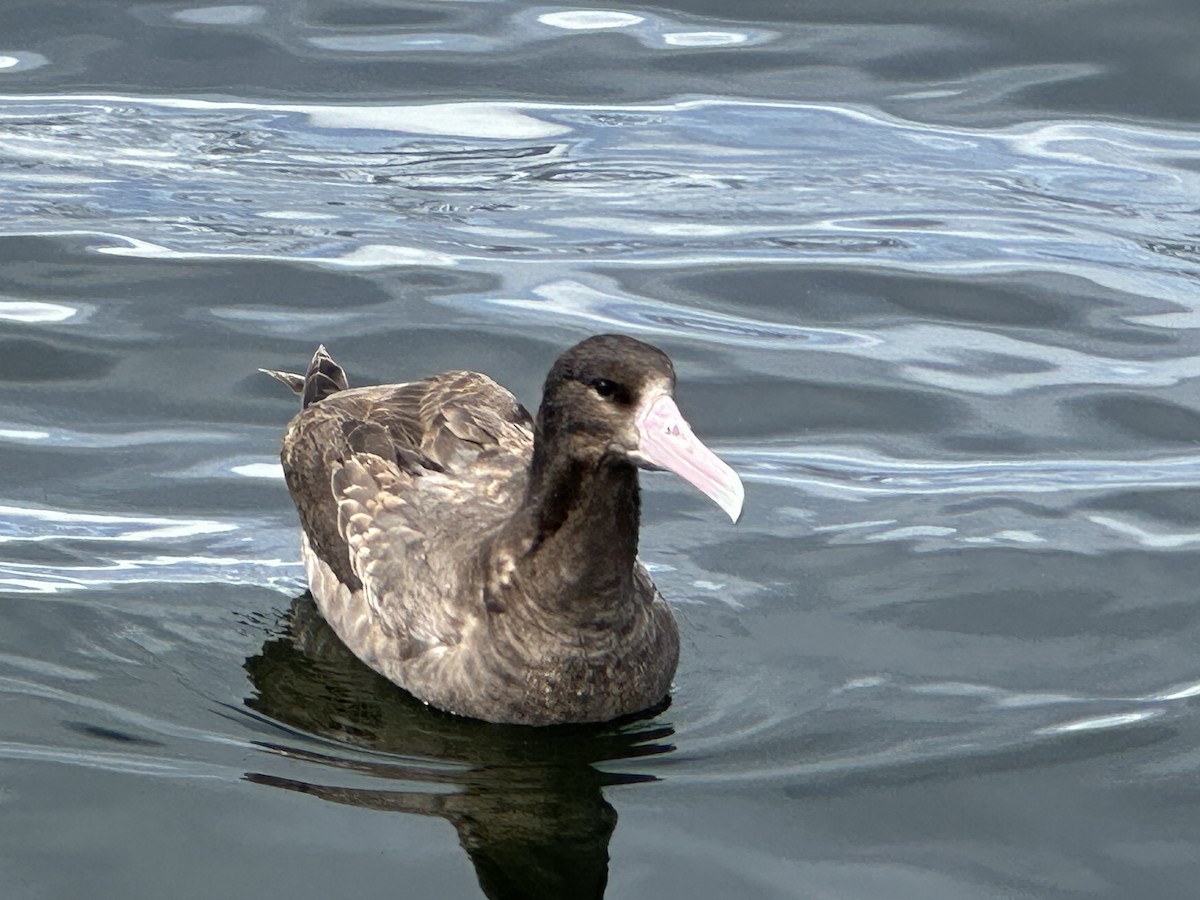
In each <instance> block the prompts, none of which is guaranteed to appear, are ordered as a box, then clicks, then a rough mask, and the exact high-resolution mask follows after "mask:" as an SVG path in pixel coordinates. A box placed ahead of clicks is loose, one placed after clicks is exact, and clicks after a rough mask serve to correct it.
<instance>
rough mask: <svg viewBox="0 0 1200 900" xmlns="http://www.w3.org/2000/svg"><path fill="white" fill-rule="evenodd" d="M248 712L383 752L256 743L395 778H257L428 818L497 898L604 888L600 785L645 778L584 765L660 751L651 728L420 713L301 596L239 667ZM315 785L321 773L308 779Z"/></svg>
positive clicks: (610, 823) (606, 825) (604, 819)
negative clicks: (453, 840) (447, 825)
mask: <svg viewBox="0 0 1200 900" xmlns="http://www.w3.org/2000/svg"><path fill="white" fill-rule="evenodd" d="M246 671H247V672H249V673H250V679H251V681H252V682H253V685H254V688H255V692H256V693H255V695H254V696H253V697H251V698H250V699H248V700H247V701H246V703H247V705H248V706H249V707H250V708H251V709H253V710H255V711H256V712H258V713H260V714H262V715H265V716H268V717H270V718H272V719H275V720H277V721H280V722H283V723H285V724H286V725H288V726H291V727H293V728H297V729H300V730H303V731H305V732H308V733H310V734H315V735H319V736H321V737H325V738H331V739H334V740H336V741H339V742H342V743H346V744H351V745H353V746H354V747H357V748H364V749H370V750H372V751H383V752H385V753H388V754H392V755H394V756H395V757H396V758H395V759H386V760H381V759H379V758H378V757H374V758H372V759H370V760H368V761H364V760H363V759H362V755H361V754H355V753H348V754H346V756H345V757H339V756H338V755H336V750H334V751H333V752H331V753H329V754H325V753H320V752H314V751H312V750H309V749H304V748H301V747H297V746H286V745H284V744H282V743H274V744H266V743H264V744H262V746H263V748H264V749H266V750H270V751H272V752H275V753H279V754H281V755H285V756H288V757H290V758H293V759H300V760H303V761H307V762H311V763H316V764H321V765H324V766H327V767H329V769H330V770H331V772H330V774H329V776H328V777H329V780H330V781H336V780H337V776H336V772H335V771H333V770H336V771H342V772H347V771H348V772H353V773H356V774H360V775H361V774H365V775H368V776H372V777H374V778H375V779H378V780H380V781H381V782H382V781H384V780H386V781H387V782H391V783H403V787H404V789H398V790H390V789H387V788H385V787H382V786H381V787H371V788H350V787H339V786H336V785H335V784H328V783H320V784H317V783H310V782H306V781H298V780H294V779H289V778H282V777H279V776H276V775H270V774H265V773H250V774H248V775H247V776H246V777H247V779H248V780H250V781H254V782H256V783H258V784H265V785H270V786H273V787H279V788H285V789H287V790H293V791H299V792H301V793H305V794H312V795H314V796H317V797H320V798H322V799H324V800H330V801H332V802H335V803H345V804H349V805H353V806H362V807H366V808H369V809H375V810H391V811H395V812H402V813H415V814H419V815H433V816H441V817H443V818H445V819H447V820H448V821H449V822H451V823H452V824H453V825H454V827H455V828H456V829H457V831H458V836H459V840H460V842H461V843H462V846H463V848H464V849H465V850H466V851H467V854H468V855H469V856H470V858H471V862H472V863H473V864H474V865H475V871H476V873H477V874H478V876H479V884H480V886H481V887H482V888H483V891H484V893H485V894H486V895H487V896H488V897H491V898H495V900H499V898H515V897H522V898H543V897H545V898H550V897H554V898H558V897H572V898H599V897H602V896H603V894H604V888H605V884H606V883H607V881H608V842H609V838H610V837H611V836H612V832H613V828H614V827H615V826H616V822H617V813H616V811H615V810H614V809H613V808H612V806H611V805H609V803H608V802H607V801H606V800H605V799H604V796H603V793H602V790H601V789H602V788H603V787H605V786H606V785H612V784H630V783H635V782H643V781H653V780H655V778H654V776H652V775H645V774H614V773H607V772H603V771H600V770H599V769H597V768H595V767H594V766H593V763H598V762H603V761H613V760H618V759H629V758H632V757H640V756H648V755H653V754H659V753H665V752H668V751H670V750H672V749H674V748H673V747H672V746H671V745H670V744H668V743H666V742H667V741H668V740H669V739H670V737H671V735H672V734H673V731H672V729H671V728H670V727H669V726H665V725H663V724H662V723H661V721H653V720H651V721H646V720H642V721H639V722H627V723H624V724H616V725H608V726H603V727H600V726H597V727H581V726H561V727H555V728H540V729H535V728H527V727H521V726H506V725H488V724H486V723H483V722H476V721H472V720H468V719H460V718H457V717H454V716H450V715H447V714H444V713H440V712H438V711H436V710H433V709H430V708H428V707H426V706H424V705H423V704H421V703H420V702H418V701H417V700H415V699H413V698H412V697H411V696H409V695H408V694H406V693H405V692H403V691H401V690H400V689H399V688H397V687H395V686H394V685H392V684H390V683H389V682H388V681H386V680H385V679H383V678H381V677H380V676H378V675H376V674H375V673H374V672H372V671H370V670H369V669H367V668H366V667H365V666H363V665H362V664H361V663H360V662H358V660H357V659H355V658H354V657H353V656H352V655H351V654H350V652H349V651H348V650H346V648H345V647H344V646H343V645H342V644H341V642H340V641H339V640H338V639H337V637H336V636H335V635H334V634H333V632H332V630H331V629H330V628H329V626H328V625H326V624H325V622H324V620H323V619H322V618H321V616H320V614H319V613H318V612H317V610H316V607H315V606H314V604H313V602H312V599H311V598H310V597H309V596H308V595H307V594H305V595H303V596H301V597H298V598H297V599H296V600H294V601H293V603H292V607H291V610H290V611H289V612H288V613H287V614H285V616H284V617H283V618H282V621H281V630H280V633H278V634H276V635H274V636H273V637H272V638H271V639H269V640H268V641H267V642H266V643H265V644H264V645H263V648H262V651H261V652H260V653H259V654H258V655H257V656H252V657H250V658H249V659H247V660H246ZM321 780H322V781H323V782H324V781H325V779H324V778H322V779H321Z"/></svg>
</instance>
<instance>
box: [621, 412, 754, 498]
mask: <svg viewBox="0 0 1200 900" xmlns="http://www.w3.org/2000/svg"><path fill="white" fill-rule="evenodd" d="M635 421H636V424H637V430H638V449H637V453H636V457H637V458H638V459H639V461H642V462H646V463H649V464H651V465H653V466H658V467H660V468H663V469H670V470H671V471H672V472H674V473H675V474H676V475H678V476H679V477H680V478H682V479H684V480H685V481H688V482H690V483H691V484H693V485H695V486H696V487H697V488H699V489H700V490H701V491H703V492H704V493H705V494H707V495H708V497H709V498H710V499H711V500H712V501H713V502H714V503H716V504H717V506H719V507H721V509H723V510H725V512H726V513H728V514H729V518H731V519H733V521H734V522H736V521H737V520H738V517H739V516H740V515H741V514H742V501H743V500H744V499H745V496H746V490H745V488H743V487H742V480H741V479H740V478H738V475H737V472H735V471H733V469H731V468H729V466H728V465H726V464H725V462H724V461H723V460H722V459H721V458H720V457H719V456H717V454H715V453H713V452H712V451H711V450H709V449H708V448H707V447H705V446H704V444H702V443H700V439H699V438H697V437H696V435H694V434H692V426H690V425H689V424H688V423H687V420H686V419H684V417H683V414H682V413H680V412H679V407H678V406H676V405H675V401H674V400H672V399H671V397H670V396H669V395H668V394H658V395H657V396H652V397H650V398H648V402H646V403H643V404H642V406H641V408H640V409H639V410H638V412H637V418H636V420H635Z"/></svg>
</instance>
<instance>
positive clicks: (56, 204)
mask: <svg viewBox="0 0 1200 900" xmlns="http://www.w3.org/2000/svg"><path fill="white" fill-rule="evenodd" d="M0 22H2V24H0V210H2V214H0V351H2V352H0V373H2V374H3V378H4V384H5V387H6V390H5V391H4V392H3V396H2V397H0V445H2V449H0V452H2V453H3V457H2V458H3V466H2V467H0V507H2V511H0V592H2V593H0V886H2V894H3V896H4V897H6V898H10V897H11V898H39V900H41V898H76V897H88V898H126V897H159V896H161V897H171V898H209V897H213V898H216V897H220V898H229V897H296V898H299V897H338V896H356V897H397V896H404V897H409V896H412V897H463V898H472V897H481V896H484V895H485V894H486V895H487V896H491V897H598V896H600V895H601V894H602V893H603V895H604V896H606V897H608V898H646V897H656V898H671V897H679V898H696V897H703V898H726V897H728V898H747V897H804V898H838V900H857V898H880V900H884V898H886V900H894V898H914V900H935V898H936V900H942V898H946V900H962V898H1012V897H1037V898H1176V897H1179V898H1184V897H1193V896H1195V894H1196V889H1195V884H1196V881H1197V878H1198V877H1200V852H1198V847H1197V826H1198V825H1200V788H1198V784H1200V781H1198V780H1197V769H1198V768H1200V749H1198V747H1200V717H1198V712H1200V707H1198V703H1200V700H1197V697H1200V661H1198V660H1197V647H1198V645H1200V611H1198V610H1197V606H1196V603H1195V594H1196V590H1197V586H1198V585H1200V557H1198V556H1197V552H1196V551H1197V550H1198V549H1200V453H1198V451H1197V444H1198V443H1200V398H1198V397H1197V394H1196V384H1197V379H1198V378H1200V289H1198V284H1197V282H1198V279H1200V218H1198V216H1197V212H1198V208H1200V107H1198V105H1197V98H1198V97H1200V66H1198V65H1197V60H1198V59H1200V57H1198V55H1197V51H1196V35H1197V33H1200V7H1198V6H1197V5H1196V4H1195V3H1194V2H1193V0H1148V2H1145V0H1111V2H1101V0H1090V2H1088V0H1077V2H1060V3H1045V2H1032V0H1030V2H1026V0H1015V2H1008V3H1004V4H989V5H984V4H965V3H961V2H951V0H941V2H936V0H935V2H930V3H921V4H886V3H883V2H875V3H871V4H845V3H840V2H839V3H834V2H823V0H818V2H810V3H805V4H781V3H765V2H745V3H742V4H737V5H733V6H732V8H731V6H730V4H719V5H718V4H715V3H705V2H691V3H682V2H681V3H676V4H674V5H670V6H667V5H660V6H655V7H644V8H643V7H634V6H612V7H607V8H604V9H599V8H590V9H588V10H581V9H574V8H570V7H563V6H536V5H532V4H529V3H522V2H511V3H497V2H432V0H426V2H420V0H387V2H384V0H377V2H374V3H366V2H361V0H339V2H336V3H334V2H318V0H312V2H301V3H283V2H275V3H263V4H243V5H211V6H206V7H199V6H189V5H188V4H187V3H186V2H180V3H150V2H143V3H132V2H122V0H107V2H106V0H61V2H46V0H38V2H32V0H30V2H17V0H10V2H8V3H6V4H4V6H3V9H2V10H0ZM600 331H622V332H626V333H629V334H633V335H635V336H638V337H642V338H644V339H647V340H650V341H652V342H654V343H656V344H658V345H660V346H661V347H663V348H664V349H665V350H667V351H668V352H669V353H670V354H671V355H672V357H673V358H674V360H675V361H676V365H677V368H678V371H679V376H680V389H679V401H680V405H681V406H682V407H683V409H684V410H685V412H686V413H687V414H688V416H689V418H690V419H691V420H692V422H693V424H694V426H695V428H696V431H697V433H699V434H701V435H702V436H703V437H704V438H705V439H706V440H708V441H709V443H710V444H712V445H713V446H714V447H716V448H717V449H718V450H719V451H720V452H722V454H723V455H724V456H726V458H728V459H729V460H730V461H731V462H732V463H733V464H734V465H735V467H737V468H738V469H739V471H740V472H741V473H742V475H743V478H744V479H745V481H746V483H747V489H748V495H747V505H746V512H745V514H744V517H743V519H742V521H741V523H740V524H739V525H738V526H737V527H736V528H734V527H732V526H730V525H729V524H728V522H727V521H723V516H722V515H721V514H720V512H719V511H718V510H716V509H715V508H713V507H712V506H711V505H709V504H706V503H705V502H704V501H703V499H702V498H699V497H698V496H697V495H695V494H694V493H693V492H691V491H690V490H689V489H688V488H687V486H686V485H684V484H682V483H681V482H678V481H676V480H672V479H671V478H670V477H668V476H665V475H647V476H645V477H644V478H643V485H644V487H645V489H646V490H645V493H646V496H645V513H644V518H645V522H644V526H643V533H642V544H641V552H642V556H643V559H644V560H645V562H646V563H647V564H648V565H649V566H650V567H651V569H652V570H653V572H654V574H655V578H656V581H657V582H658V585H659V587H660V588H661V589H662V591H663V593H664V594H665V595H667V597H668V598H669V599H670V600H671V601H672V602H673V604H674V605H675V609H676V612H677V615H678V618H679V619H680V621H681V625H682V631H683V636H684V650H683V661H682V664H681V667H680V671H679V674H678V677H677V682H676V690H675V691H674V695H673V700H672V703H671V705H670V706H669V707H668V708H666V709H664V710H660V711H658V712H657V713H656V714H655V715H653V716H650V717H647V718H644V719H641V720H638V721H635V722H631V723H626V724H624V725H618V726H611V727H606V728H598V729H550V730H543V731H536V730H527V729H516V728H499V727H494V726H486V725H482V724H479V723H472V722H467V721H461V720H455V719H452V718H450V717H448V716H444V715H442V714H440V713H437V712H434V711H431V710H428V709H425V708H424V707H422V706H420V704H418V703H416V702H415V701H413V700H411V699H410V698H407V697H406V696H405V695H403V694H402V693H401V692H399V691H398V690H396V689H394V688H392V687H391V686H389V685H387V684H386V683H384V682H382V681H380V680H379V679H378V678H376V677H375V676H373V675H371V674H370V673H369V672H367V671H365V670H364V669H363V668H362V667H361V666H359V665H358V664H357V663H356V662H355V661H354V660H353V659H352V658H350V657H348V656H347V654H346V653H345V651H344V650H343V649H342V648H341V647H340V646H339V645H338V644H337V642H336V640H335V639H333V638H332V637H331V635H330V634H329V632H328V630H327V629H325V628H324V626H323V624H322V623H321V622H320V621H319V620H318V619H317V618H316V616H315V613H314V610H313V609H312V606H311V602H310V601H306V600H304V599H303V598H300V599H297V598H298V597H299V595H301V594H302V590H303V573H302V571H301V569H300V567H299V565H298V549H297V546H296V541H297V535H296V521H295V515H294V512H293V511H292V508H291V505H290V502H289V500H288V497H287V494H286V491H285V489H284V487H283V484H282V480H281V478H280V474H279V470H278V464H277V457H276V453H277V447H278V441H279V437H280V434H281V430H282V427H283V425H284V423H285V422H286V421H287V419H288V418H289V417H290V416H291V414H292V413H293V411H294V405H293V404H294V398H291V397H289V396H287V395H286V392H285V391H282V390H281V389H280V387H279V385H277V384H274V383H273V382H271V381H270V380H269V379H266V378H264V377H263V376H261V375H259V374H257V373H256V371H255V370H256V369H257V367H259V366H270V367H275V368H291V369H295V368H298V367H301V366H302V365H303V364H304V362H305V361H306V359H307V358H308V356H309V355H310V354H311V352H312V350H313V348H314V347H315V345H316V344H317V343H319V342H324V343H326V344H327V345H328V346H329V347H330V349H331V350H332V351H333V352H334V354H335V355H336V356H337V357H338V358H339V359H340V360H341V361H342V362H343V363H344V364H346V366H347V368H348V369H349V370H350V375H351V378H352V380H353V381H355V382H357V383H366V382H371V381H395V380H405V379H408V378H412V377H417V376H421V375H425V374H429V373H431V372H436V371H439V370H442V369H448V368H474V369H480V370H483V371H486V372H488V373H489V374H491V375H492V376H493V377H495V378H497V379H498V380H499V381H501V382H502V383H504V384H506V385H508V386H510V387H511V388H512V389H513V390H514V391H515V392H516V393H517V395H518V396H519V397H520V398H521V399H522V400H523V401H525V402H526V403H527V404H528V405H535V404H536V402H537V399H538V395H537V392H538V388H539V385H540V383H541V380H542V378H543V377H544V374H545V371H546V369H547V367H548V366H549V364H550V362H551V361H552V360H553V358H554V357H555V356H556V355H557V353H558V352H559V351H560V350H561V349H563V348H564V347H566V346H568V345H569V344H571V343H572V342H574V341H576V340H578V339H579V338H581V337H583V336H585V335H587V334H590V333H595V332H600ZM606 885H607V886H606Z"/></svg>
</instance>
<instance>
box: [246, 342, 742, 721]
mask: <svg viewBox="0 0 1200 900" xmlns="http://www.w3.org/2000/svg"><path fill="white" fill-rule="evenodd" d="M264 371H268V370H264ZM268 374H271V375H273V376H274V377H276V378H278V379H279V380H281V381H283V382H284V383H285V384H287V385H288V386H289V387H291V388H292V389H293V390H294V391H296V392H297V393H300V394H301V395H302V396H303V398H304V406H303V409H302V410H301V412H300V413H299V414H298V415H297V416H296V417H295V418H294V419H293V420H292V421H291V423H290V424H289V426H288V430H287V433H286V436H285V438H284V442H283V452H282V461H283V468H284V472H285V474H286V477H287V484H288V489H289V491H290V492H291V494H292V497H293V499H294V500H295V503H296V507H297V510H298V511H299V514H300V522H301V526H302V530H303V537H302V555H303V557H304V562H305V569H306V571H307V574H308V581H309V585H310V587H311V589H312V593H313V596H314V599H315V600H316V603H317V605H318V607H319V609H320V610H321V613H322V615H324V616H325V618H326V619H327V620H328V621H329V623H330V625H331V626H332V627H333V629H334V631H335V632H337V634H338V636H339V637H340V638H341V639H342V640H343V641H344V642H345V643H346V645H347V646H348V647H349V648H350V649H351V650H352V651H353V652H354V653H355V655H357V656H358V657H359V658H360V659H362V660H363V661H364V662H365V663H366V664H367V665H369V666H371V667H372V668H374V669H375V670H376V671H378V672H380V673H381V674H383V675H384V676H385V677H387V678H388V679H390V680H391V681H393V682H395V683H396V684H398V685H400V686H402V687H404V688H406V689H407V690H409V691H410V692H412V693H413V694H415V695H416V696H417V697H419V698H420V699H422V700H424V701H426V702H428V703H430V704H432V705H434V706H437V707H439V708H441V709H444V710H448V711H450V712H454V713H458V714H461V715H466V716H472V717H476V718H481V719H486V720H489V721H495V722H517V723H525V724H531V725H545V724H553V723H560V722H587V721H604V720H607V719H612V718H615V717H617V716H620V715H623V714H627V713H632V712H637V711H639V710H642V709H645V708H647V707H649V706H652V705H654V704H655V703H657V702H658V701H660V700H662V699H663V697H665V696H666V694H667V692H668V690H669V687H670V682H671V678H672V676H673V674H674V671H675V666H676V662H677V659H678V653H679V638H678V633H677V631H676V626H675V622H674V620H673V618H672V616H671V613H670V610H669V609H668V607H667V605H666V604H665V603H664V602H663V600H662V598H661V597H660V596H659V595H658V593H657V591H656V590H655V588H654V585H653V584H652V583H651V581H650V578H649V576H648V575H647V574H646V571H645V569H644V568H643V567H642V566H641V565H640V564H639V563H638V562H637V560H636V552H637V530H638V484H637V471H636V468H635V464H636V463H646V462H647V460H645V459H641V458H639V456H638V446H639V445H638V440H639V434H640V430H639V429H641V428H642V426H641V425H640V424H638V423H639V422H640V421H641V420H640V418H638V416H644V414H645V413H644V409H645V408H646V407H647V405H648V404H649V403H650V402H651V401H653V400H655V399H656V398H660V397H662V396H667V397H668V398H669V392H670V390H671V388H672V387H673V384H674V372H673V370H672V369H671V364H670V361H669V360H668V359H667V357H666V356H665V355H664V354H662V353H661V352H660V351H658V350H656V349H654V348H652V347H649V346H648V345H646V344H642V343H640V342H638V341H634V340H632V339H630V338H623V337H619V336H611V335H607V336H601V337H598V338H592V339H589V341H585V342H583V343H582V344H580V345H577V347H575V348H572V350H571V351H568V352H567V353H566V354H564V355H563V357H560V359H559V361H558V362H557V363H556V364H555V368H554V369H553V370H552V371H551V373H550V376H549V377H548V378H547V381H546V389H545V395H544V398H543V404H542V407H541V409H540V410H539V415H538V422H537V423H536V425H535V423H534V421H533V420H532V419H531V417H530V416H529V414H528V412H526V410H525V409H524V408H523V407H522V406H521V405H520V404H519V403H517V401H516V400H515V399H514V398H513V396H512V395H511V394H510V393H509V392H508V391H506V390H505V389H504V388H502V387H500V386H499V385H497V384H496V383H495V382H494V381H492V380H491V379H490V378H488V377H487V376H485V375H481V374H478V373H475V372H446V373H444V374H441V375H436V376H434V377H432V378H426V379H423V380H421V381H414V382H410V383H408V384H399V385H385V386H375V387H364V388H349V387H347V382H346V377H345V374H344V373H343V371H342V369H341V368H340V367H339V366H338V365H337V364H336V363H335V362H334V361H333V360H332V358H330V356H329V355H328V354H327V353H326V352H325V349H324V348H323V347H322V348H320V349H319V350H318V351H317V353H316V355H315V356H314V357H313V360H312V364H311V365H310V367H309V370H308V373H307V374H306V375H305V376H304V377H303V378H301V377H300V376H296V375H289V374H287V373H281V372H274V371H268ZM610 387H611V390H610ZM665 403H667V401H662V400H659V404H660V406H661V405H663V404H665ZM669 405H670V408H671V409H674V405H673V403H670V404H669ZM639 410H642V411H643V412H641V413H639ZM676 413H677V410H676ZM635 419H637V421H636V422H635ZM679 422H681V423H682V419H679ZM682 427H683V428H684V429H685V430H686V428H687V426H686V423H683V426H682ZM670 428H671V425H670V424H668V426H667V433H669V432H670ZM679 433H680V432H679V430H678V428H676V430H675V434H676V435H678V434H679ZM535 434H536V439H535ZM686 437H687V438H690V430H686ZM668 439H671V438H669V434H668ZM692 440H694V439H692ZM695 443H696V444H697V445H698V446H699V447H700V449H701V451H703V452H704V453H708V451H707V450H705V449H704V448H703V446H702V445H699V443H698V442H695ZM689 452H690V451H689ZM709 456H711V454H709ZM712 459H714V460H715V459H716V458H715V457H712ZM649 461H650V462H655V460H649ZM718 463H719V461H718ZM668 465H670V463H668ZM672 467H673V466H672ZM730 474H732V473H730ZM685 477H689V479H690V480H695V479H691V476H689V475H686V474H685ZM734 480H736V476H734ZM702 489H706V488H704V487H703V486H702ZM706 490H707V489H706ZM737 490H738V491H739V492H740V483H739V484H738V485H737ZM710 493H711V492H710ZM718 502H722V503H723V505H725V502H724V501H721V500H719V501H718ZM737 504H738V506H739V508H740V493H739V496H738V498H737ZM727 508H728V506H727Z"/></svg>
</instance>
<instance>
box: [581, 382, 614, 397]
mask: <svg viewBox="0 0 1200 900" xmlns="http://www.w3.org/2000/svg"><path fill="white" fill-rule="evenodd" d="M588 383H589V384H590V385H591V387H592V390H594V391H595V392H596V393H597V394H599V395H600V396H601V397H605V398H608V397H611V396H613V395H614V394H616V392H617V383H616V382H615V381H609V380H608V379H607V378H593V379H592V380H591V381H590V382H588Z"/></svg>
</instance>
